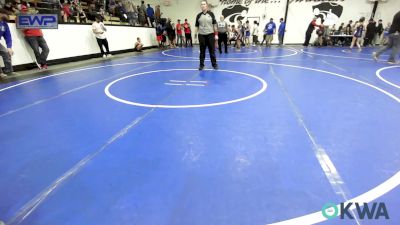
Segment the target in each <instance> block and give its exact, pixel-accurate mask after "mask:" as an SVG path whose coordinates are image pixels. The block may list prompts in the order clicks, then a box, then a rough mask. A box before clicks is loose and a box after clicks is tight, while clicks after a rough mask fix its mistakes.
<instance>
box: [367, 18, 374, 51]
mask: <svg viewBox="0 0 400 225" xmlns="http://www.w3.org/2000/svg"><path fill="white" fill-rule="evenodd" d="M375 31H376V23H375V21H374V20H373V19H369V23H368V25H367V31H366V32H365V38H364V47H367V46H370V45H372V44H373V43H372V41H373V40H374V37H375Z"/></svg>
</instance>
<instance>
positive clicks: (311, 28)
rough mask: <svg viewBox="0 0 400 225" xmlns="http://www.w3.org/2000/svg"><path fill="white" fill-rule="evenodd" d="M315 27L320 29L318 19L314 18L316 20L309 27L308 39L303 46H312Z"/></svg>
mask: <svg viewBox="0 0 400 225" xmlns="http://www.w3.org/2000/svg"><path fill="white" fill-rule="evenodd" d="M315 27H319V25H317V17H314V19H313V20H312V21H311V23H310V24H309V25H308V28H307V31H306V39H305V41H304V44H303V46H308V45H309V44H310V39H311V35H312V33H313V31H314V29H315Z"/></svg>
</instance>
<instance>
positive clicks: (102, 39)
mask: <svg viewBox="0 0 400 225" xmlns="http://www.w3.org/2000/svg"><path fill="white" fill-rule="evenodd" d="M92 31H93V33H94V35H95V36H96V40H97V44H98V45H99V47H100V51H101V55H102V56H103V58H107V57H111V56H112V55H111V54H110V50H109V48H108V41H107V38H106V31H107V29H106V27H105V26H104V23H103V17H102V16H101V15H97V16H96V21H95V22H94V23H93V24H92ZM103 45H104V47H105V48H106V52H104V49H103Z"/></svg>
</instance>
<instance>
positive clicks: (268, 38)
mask: <svg viewBox="0 0 400 225" xmlns="http://www.w3.org/2000/svg"><path fill="white" fill-rule="evenodd" d="M275 33H276V25H275V23H274V19H273V18H271V19H270V20H269V23H267V24H266V25H265V29H264V38H263V41H262V42H261V45H263V43H264V41H265V42H266V46H267V47H270V46H271V43H272V40H273V39H274V34H275Z"/></svg>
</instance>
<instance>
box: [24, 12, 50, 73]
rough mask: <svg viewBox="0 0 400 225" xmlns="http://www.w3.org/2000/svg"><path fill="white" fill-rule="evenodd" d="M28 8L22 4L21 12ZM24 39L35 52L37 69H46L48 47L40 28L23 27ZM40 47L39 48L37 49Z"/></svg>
mask: <svg viewBox="0 0 400 225" xmlns="http://www.w3.org/2000/svg"><path fill="white" fill-rule="evenodd" d="M27 11H28V8H27V7H26V6H22V8H21V13H23V14H25V13H27ZM22 32H23V33H24V36H25V40H26V41H27V42H28V44H29V45H30V46H31V48H32V50H33V53H34V54H35V58H36V63H37V65H38V67H39V69H47V67H48V66H47V57H48V56H49V52H50V49H49V47H48V46H47V43H46V40H45V39H44V37H43V32H42V30H41V29H23V30H22ZM39 48H40V49H39Z"/></svg>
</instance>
